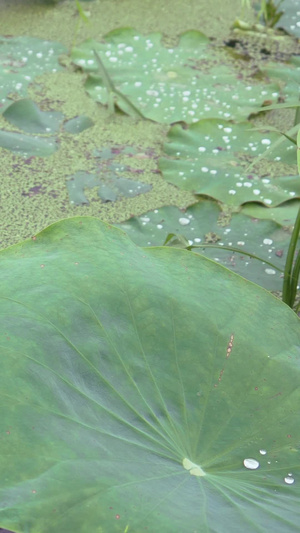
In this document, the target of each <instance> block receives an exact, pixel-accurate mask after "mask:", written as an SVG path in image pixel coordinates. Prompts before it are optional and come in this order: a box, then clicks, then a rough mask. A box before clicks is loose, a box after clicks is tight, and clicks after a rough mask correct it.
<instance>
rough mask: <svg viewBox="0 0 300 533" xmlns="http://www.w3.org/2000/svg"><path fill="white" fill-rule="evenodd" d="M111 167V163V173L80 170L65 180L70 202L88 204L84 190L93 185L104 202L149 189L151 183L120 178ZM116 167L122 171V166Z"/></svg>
mask: <svg viewBox="0 0 300 533" xmlns="http://www.w3.org/2000/svg"><path fill="white" fill-rule="evenodd" d="M111 167H112V165H110V170H111V173H109V174H107V175H104V176H103V175H101V174H90V173H88V172H81V171H79V172H76V174H74V175H73V176H70V177H69V178H68V179H67V182H66V184H67V189H68V193H69V197H70V202H71V203H72V204H75V205H81V204H89V201H88V199H87V198H86V195H85V192H84V190H85V189H93V188H94V187H97V192H98V196H99V197H100V198H101V199H102V200H103V201H104V202H114V201H115V200H116V199H117V198H118V197H119V196H125V197H127V198H133V197H134V196H137V195H138V194H144V193H146V192H149V191H150V190H151V188H152V186H151V185H149V184H147V183H142V182H140V181H134V180H131V179H127V178H122V177H120V176H118V175H117V174H116V173H115V172H113V169H112V168H111ZM117 168H118V171H119V172H120V171H121V172H122V167H117ZM123 170H124V169H123Z"/></svg>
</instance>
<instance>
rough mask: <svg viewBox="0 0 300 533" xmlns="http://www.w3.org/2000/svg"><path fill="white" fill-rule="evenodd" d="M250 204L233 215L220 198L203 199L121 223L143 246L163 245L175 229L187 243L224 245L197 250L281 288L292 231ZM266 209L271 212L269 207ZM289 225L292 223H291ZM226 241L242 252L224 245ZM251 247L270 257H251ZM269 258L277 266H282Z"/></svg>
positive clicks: (272, 287) (266, 285)
mask: <svg viewBox="0 0 300 533" xmlns="http://www.w3.org/2000/svg"><path fill="white" fill-rule="evenodd" d="M247 207H248V204H247V206H245V209H243V210H242V212H241V213H233V214H232V216H231V217H230V215H229V216H228V215H226V213H224V212H222V211H220V209H219V207H218V205H217V204H216V203H215V202H212V201H211V200H202V201H200V202H198V203H196V204H195V205H193V206H192V207H189V208H188V209H187V210H186V211H184V212H182V211H180V210H179V209H178V208H176V207H163V208H161V209H155V210H154V211H151V212H148V213H145V214H144V215H142V216H139V217H132V218H131V219H130V220H127V221H126V222H123V223H122V224H117V226H118V227H119V228H121V229H123V230H124V231H126V233H127V234H128V235H129V236H130V238H131V239H132V240H133V241H134V242H135V243H136V244H138V245H139V246H159V245H161V244H163V243H164V241H165V239H166V238H167V236H168V235H169V234H176V235H178V236H180V235H181V236H183V237H184V239H185V241H182V242H181V241H178V242H177V241H174V240H173V241H172V243H173V244H175V245H177V246H179V247H181V248H182V247H186V246H188V245H194V246H202V245H204V244H206V245H215V246H216V247H219V250H218V249H217V248H209V247H208V246H207V247H205V248H199V250H197V249H194V250H193V251H194V252H197V251H199V253H201V254H204V255H205V256H207V257H209V258H211V259H214V260H215V261H217V262H218V263H220V264H221V265H224V266H226V267H227V268H229V269H230V270H232V271H233V272H236V273H238V274H240V275H241V276H244V277H245V278H246V279H248V280H250V281H254V282H255V283H258V284H259V285H262V286H263V287H264V288H265V289H268V290H272V291H281V290H282V272H283V270H284V265H285V260H286V255H287V249H288V246H289V241H290V238H291V233H290V231H289V230H288V229H287V228H285V227H284V228H282V227H280V225H279V224H277V223H275V221H273V220H272V219H271V220H270V219H267V220H263V218H264V217H263V214H262V215H261V217H260V218H261V219H262V220H258V218H259V217H257V218H255V215H256V209H255V208H254V206H252V209H251V204H249V208H248V210H247ZM256 207H257V208H258V210H259V207H258V206H256ZM277 209H283V208H278V207H277V208H274V209H273V210H272V211H276V210H277ZM286 209H287V208H286ZM260 210H264V211H267V212H268V211H271V209H267V208H263V207H260ZM243 213H245V214H243ZM246 214H247V215H249V216H246ZM258 214H260V213H258ZM276 215H277V213H276ZM282 216H284V215H282ZM295 216H296V214H295ZM250 217H251V218H250ZM270 218H271V215H270ZM292 223H293V221H292ZM284 225H285V226H287V225H288V224H287V222H286V224H284ZM224 246H226V247H231V248H234V249H237V250H239V251H238V252H235V251H228V250H225V249H222V248H223V247H224ZM246 252H248V253H250V254H253V255H255V256H257V257H260V258H262V259H264V260H265V261H266V263H264V262H261V261H259V260H257V259H254V258H251V257H249V256H248V255H246ZM268 263H272V265H275V266H276V267H277V268H278V270H276V268H274V267H273V266H272V265H269V264H268Z"/></svg>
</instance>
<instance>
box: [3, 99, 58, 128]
mask: <svg viewBox="0 0 300 533" xmlns="http://www.w3.org/2000/svg"><path fill="white" fill-rule="evenodd" d="M3 116H4V118H5V119H6V120H8V122H10V123H11V124H13V125H14V126H17V127H18V128H19V129H21V130H24V131H27V132H28V133H55V132H57V131H58V130H59V127H60V123H61V121H62V119H63V114H62V113H60V112H59V111H41V110H40V109H39V108H38V106H37V105H36V103H35V102H33V101H32V100H29V99H28V98H24V99H23V100H17V101H16V102H13V103H12V104H11V105H10V106H9V107H7V108H6V109H5V111H4V113H3Z"/></svg>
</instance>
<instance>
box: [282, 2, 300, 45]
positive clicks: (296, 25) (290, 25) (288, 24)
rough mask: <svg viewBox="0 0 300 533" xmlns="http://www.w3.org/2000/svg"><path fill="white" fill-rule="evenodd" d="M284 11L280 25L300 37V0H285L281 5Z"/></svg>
mask: <svg viewBox="0 0 300 533" xmlns="http://www.w3.org/2000/svg"><path fill="white" fill-rule="evenodd" d="M280 8H282V11H283V15H282V18H281V19H280V22H279V24H278V25H279V26H280V27H281V28H284V29H285V30H286V31H287V32H288V33H291V34H292V35H295V36H296V37H298V38H300V10H299V2H298V0H284V1H283V2H282V4H281V6H280Z"/></svg>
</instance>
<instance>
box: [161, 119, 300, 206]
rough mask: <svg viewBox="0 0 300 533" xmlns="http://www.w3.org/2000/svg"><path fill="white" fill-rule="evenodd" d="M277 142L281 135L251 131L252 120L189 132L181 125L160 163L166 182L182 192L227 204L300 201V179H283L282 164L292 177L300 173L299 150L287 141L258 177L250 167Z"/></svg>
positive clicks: (205, 123)
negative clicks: (190, 192) (297, 157)
mask: <svg viewBox="0 0 300 533" xmlns="http://www.w3.org/2000/svg"><path fill="white" fill-rule="evenodd" d="M276 139H278V134H276V133H273V132H268V133H267V134H266V133H263V132H260V131H256V130H254V131H251V123H250V122H243V123H239V124H233V123H231V122H228V121H223V120H217V119H205V120H200V121H199V122H197V123H195V124H192V125H190V126H189V128H182V126H181V125H175V126H173V127H172V128H171V129H170V131H169V133H168V142H167V143H166V144H165V147H164V151H165V154H166V157H164V158H161V159H160V162H159V167H160V170H161V171H162V173H163V176H164V178H165V179H166V180H167V181H169V182H171V183H174V184H175V185H177V186H178V187H180V188H181V189H187V190H190V191H193V192H195V193H197V194H202V195H206V196H211V197H212V198H215V199H217V200H219V201H221V202H223V203H224V204H226V205H232V206H239V205H241V204H244V203H246V202H254V201H256V202H260V203H262V204H264V205H266V206H271V205H272V206H275V205H279V204H281V203H283V202H285V201H286V200H289V199H291V198H299V197H300V182H299V178H298V176H293V175H290V176H288V175H287V176H286V175H285V176H284V177H280V169H282V166H281V165H282V164H285V167H284V170H285V171H286V170H287V168H288V169H289V170H290V174H293V172H294V173H296V172H297V167H296V147H295V146H294V145H293V144H291V143H290V141H288V140H284V142H283V143H282V145H281V147H280V148H278V150H277V152H276V154H275V155H274V153H272V154H270V158H271V161H272V159H273V161H272V163H270V159H269V160H267V159H266V160H265V162H266V161H267V165H266V164H265V165H263V164H262V161H260V162H259V164H258V168H254V170H255V171H256V173H255V172H254V171H253V170H252V171H250V172H249V171H247V167H249V166H250V164H251V163H253V162H254V160H255V158H257V157H258V156H259V155H260V154H262V153H263V152H264V151H265V150H266V149H267V148H268V147H270V145H271V143H272V141H274V140H276ZM274 159H275V161H274ZM272 173H273V174H275V175H277V176H278V174H279V177H275V178H274V177H272Z"/></svg>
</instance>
